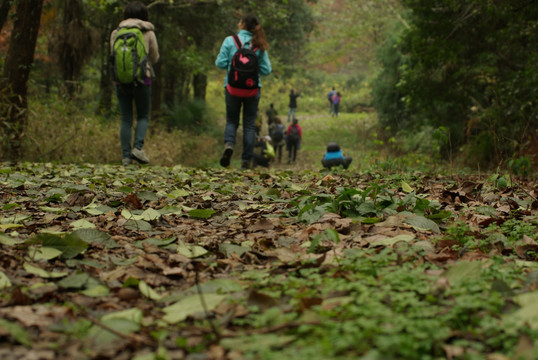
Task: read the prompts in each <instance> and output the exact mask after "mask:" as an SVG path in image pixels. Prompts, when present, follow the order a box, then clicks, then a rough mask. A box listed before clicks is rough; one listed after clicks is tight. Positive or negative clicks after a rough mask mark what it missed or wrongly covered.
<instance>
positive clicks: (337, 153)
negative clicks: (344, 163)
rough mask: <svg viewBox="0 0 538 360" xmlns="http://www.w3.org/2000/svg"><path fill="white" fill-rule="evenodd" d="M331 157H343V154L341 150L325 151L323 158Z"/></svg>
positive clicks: (330, 158) (329, 158)
mask: <svg viewBox="0 0 538 360" xmlns="http://www.w3.org/2000/svg"><path fill="white" fill-rule="evenodd" d="M333 159H344V154H343V152H342V150H339V151H333V152H326V153H325V157H324V158H323V160H333Z"/></svg>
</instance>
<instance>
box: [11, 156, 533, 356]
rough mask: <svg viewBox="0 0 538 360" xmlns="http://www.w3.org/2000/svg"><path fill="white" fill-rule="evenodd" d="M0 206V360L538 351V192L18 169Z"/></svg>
mask: <svg viewBox="0 0 538 360" xmlns="http://www.w3.org/2000/svg"><path fill="white" fill-rule="evenodd" d="M64 174H69V176H68V177H64ZM0 196H1V199H2V202H1V203H0V206H2V215H1V218H0V231H1V233H0V290H1V292H2V295H1V297H0V304H1V305H0V306H1V307H0V314H1V318H2V319H1V320H0V339H1V340H2V345H0V357H1V358H2V359H10V358H13V359H16V358H25V356H26V357H27V358H30V357H31V358H36V359H49V358H55V359H73V358H77V359H97V358H99V359H108V358H110V359H112V358H113V359H122V358H125V359H139V360H141V359H157V358H158V359H254V358H264V359H266V358H267V359H272V358H275V359H284V358H301V357H302V356H304V357H307V356H308V358H311V359H317V358H319V359H327V358H335V359H337V358H349V357H355V358H362V357H364V358H368V359H383V358H389V357H392V358H404V359H414V358H417V354H434V355H435V356H436V357H437V358H449V359H451V358H457V357H462V356H474V355H476V354H482V355H484V356H488V357H491V358H494V357H495V356H498V357H499V358H502V356H504V357H511V356H522V357H523V358H525V359H531V358H532V356H534V354H536V351H537V350H536V348H537V346H536V341H535V340H533V339H536V338H537V336H536V335H537V334H538V333H537V331H538V314H537V313H536V309H537V308H538V303H537V301H538V297H537V295H536V294H537V291H538V275H537V274H538V266H537V265H538V256H537V254H538V242H537V240H538V235H537V233H538V230H537V229H538V220H537V209H538V202H537V200H536V198H537V196H538V188H537V187H536V184H535V183H533V182H531V181H529V182H528V183H524V182H523V181H521V182H520V183H519V185H518V186H513V187H510V188H502V189H498V188H496V187H495V184H494V183H491V182H488V180H487V179H483V180H480V179H478V178H476V177H472V176H468V177H467V178H463V179H462V178H449V177H443V176H435V177H432V176H426V175H424V176H416V175H415V176H408V177H403V176H402V175H399V174H392V175H391V174H370V173H368V174H364V173H354V172H338V171H335V172H332V173H316V172H311V171H310V172H297V173H291V172H286V171H276V170H274V171H262V172H257V171H245V172H239V171H223V170H216V169H187V168H180V167H176V168H173V169H170V168H159V167H151V168H150V167H141V168H137V167H132V168H131V167H129V168H123V167H116V166H107V165H85V166H61V165H51V164H20V165H17V166H16V167H8V166H5V165H4V167H2V169H1V172H0ZM441 320H443V323H442V325H441V326H440V325H439V321H441ZM473 354H474V355H473ZM420 356H422V355H420ZM420 356H418V357H420Z"/></svg>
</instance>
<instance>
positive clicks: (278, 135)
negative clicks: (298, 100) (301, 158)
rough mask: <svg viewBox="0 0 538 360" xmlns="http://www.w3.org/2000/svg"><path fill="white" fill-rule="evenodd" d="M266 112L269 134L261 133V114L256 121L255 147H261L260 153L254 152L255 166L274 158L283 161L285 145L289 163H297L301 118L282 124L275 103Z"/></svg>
mask: <svg viewBox="0 0 538 360" xmlns="http://www.w3.org/2000/svg"><path fill="white" fill-rule="evenodd" d="M265 113H266V115H267V127H268V135H266V136H262V135H261V132H262V124H263V120H262V118H261V116H258V118H257V121H256V139H257V140H256V145H255V146H254V147H260V153H259V154H258V153H256V152H255V153H254V161H253V166H257V165H261V166H266V167H267V166H269V164H270V162H271V161H272V160H276V161H278V163H281V162H282V151H283V149H284V146H285V147H286V150H287V151H288V164H292V163H295V161H296V160H297V150H299V148H300V146H301V140H302V136H303V133H302V129H301V126H300V125H299V120H298V119H297V118H294V119H293V120H292V123H291V124H290V125H288V127H287V128H286V125H284V124H282V120H281V119H280V118H279V117H278V116H277V115H278V113H277V111H276V109H275V108H274V105H273V104H271V105H270V106H269V109H267V111H266V112H265ZM221 165H222V164H221Z"/></svg>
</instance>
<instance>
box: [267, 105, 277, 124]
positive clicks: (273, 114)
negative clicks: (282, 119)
mask: <svg viewBox="0 0 538 360" xmlns="http://www.w3.org/2000/svg"><path fill="white" fill-rule="evenodd" d="M265 114H266V115H267V126H269V127H271V124H272V123H273V121H275V117H276V116H277V115H278V113H277V112H276V109H275V107H274V105H273V104H271V105H269V109H267V111H266V112H265Z"/></svg>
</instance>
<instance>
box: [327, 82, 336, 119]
mask: <svg viewBox="0 0 538 360" xmlns="http://www.w3.org/2000/svg"><path fill="white" fill-rule="evenodd" d="M334 95H336V89H335V88H334V86H333V89H332V90H331V91H329V93H328V94H327V99H328V100H329V115H331V114H332V113H333V110H334V106H333V96H334Z"/></svg>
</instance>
